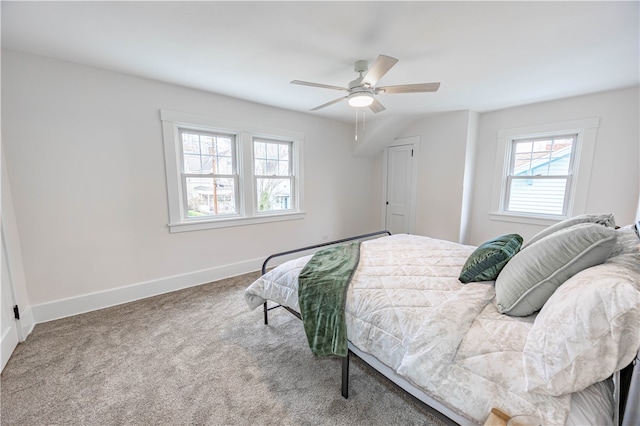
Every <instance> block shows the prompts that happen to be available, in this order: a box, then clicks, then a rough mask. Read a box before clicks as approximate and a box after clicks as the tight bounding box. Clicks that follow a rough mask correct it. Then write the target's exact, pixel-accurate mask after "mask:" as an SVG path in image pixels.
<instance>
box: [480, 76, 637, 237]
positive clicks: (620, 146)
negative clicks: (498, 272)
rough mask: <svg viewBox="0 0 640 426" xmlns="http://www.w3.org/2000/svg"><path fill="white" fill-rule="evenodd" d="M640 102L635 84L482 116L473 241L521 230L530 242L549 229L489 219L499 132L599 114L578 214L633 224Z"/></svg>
mask: <svg viewBox="0 0 640 426" xmlns="http://www.w3.org/2000/svg"><path fill="white" fill-rule="evenodd" d="M639 105H640V98H639V91H638V87H634V88H628V89H621V90H614V91H608V92H602V93H596V94H592V95H587V96H579V97H573V98H567V99H562V100H558V101H553V102H544V103H538V104H532V105H526V106H522V107H518V108H510V109H505V110H500V111H494V112H488V113H484V114H481V115H480V120H479V126H478V137H477V150H476V159H475V173H474V190H473V203H472V206H473V207H472V214H471V223H470V228H469V229H470V230H469V244H476V245H477V244H481V243H482V242H484V241H486V240H488V239H490V238H492V237H495V236H497V235H501V234H504V233H509V232H517V233H520V234H521V235H522V236H523V237H525V240H526V239H527V238H530V237H531V236H533V235H534V234H535V233H536V232H538V231H539V230H541V229H542V228H543V227H542V226H536V225H524V224H515V223H510V222H501V221H494V220H491V219H490V218H489V213H490V212H491V209H492V206H491V198H492V193H491V190H492V188H493V178H494V167H495V161H496V149H497V133H498V131H499V130H500V129H510V128H518V127H528V126H535V125H539V124H547V123H556V122H562V121H569V120H576V119H584V118H591V117H599V118H600V126H599V128H598V132H597V138H596V145H595V151H594V160H593V165H592V170H591V179H590V186H589V193H588V198H587V204H586V211H585V212H574V213H576V214H579V213H614V214H615V217H616V222H617V223H618V224H619V225H625V224H630V223H633V219H634V217H635V215H636V209H637V200H638V191H639V179H638V176H639V175H640V174H639V173H640V171H639V170H640V166H639V158H640V153H639V149H640V148H639V147H640V131H639V124H638V117H639V116H640V111H639Z"/></svg>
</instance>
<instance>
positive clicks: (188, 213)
mask: <svg viewBox="0 0 640 426" xmlns="http://www.w3.org/2000/svg"><path fill="white" fill-rule="evenodd" d="M179 133H180V142H181V145H182V149H181V151H182V182H181V184H182V206H183V209H184V212H183V214H184V217H187V218H197V217H203V216H213V217H223V216H229V215H237V214H238V198H239V197H238V180H239V179H238V172H237V166H236V163H237V161H236V157H237V156H236V137H235V135H233V134H223V133H210V132H204V131H198V130H191V129H179Z"/></svg>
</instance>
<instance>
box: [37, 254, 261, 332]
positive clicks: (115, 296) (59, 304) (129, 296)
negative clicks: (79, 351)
mask: <svg viewBox="0 0 640 426" xmlns="http://www.w3.org/2000/svg"><path fill="white" fill-rule="evenodd" d="M263 261H264V259H263V258H260V259H253V260H248V261H244V262H239V263H234V264H230V265H224V266H220V267H216V268H211V269H205V270H201V271H195V272H190V273H187V274H182V275H175V276H172V277H166V278H160V279H157V280H153V281H146V282H142V283H138V284H133V285H130V286H126V287H120V288H115V289H111V290H105V291H100V292H96V293H91V294H86V295H82V296H76V297H71V298H68V299H60V300H55V301H52V302H47V303H42V304H39V305H33V306H31V317H32V323H34V324H38V323H42V322H47V321H53V320H56V319H60V318H65V317H69V316H72V315H78V314H83V313H86V312H91V311H95V310H98V309H103V308H108V307H110V306H115V305H120V304H122V303H127V302H133V301H134V300H139V299H144V298H146V297H151V296H157V295H159V294H163V293H169V292H172V291H176V290H181V289H184V288H188V287H193V286H196V285H201V284H206V283H210V282H212V281H217V280H221V279H225V278H229V277H234V276H237V275H242V274H246V273H249V272H253V271H258V270H260V267H261V266H262V262H263ZM29 331H30V330H29ZM27 334H28V333H27ZM27 334H25V337H26V335H27Z"/></svg>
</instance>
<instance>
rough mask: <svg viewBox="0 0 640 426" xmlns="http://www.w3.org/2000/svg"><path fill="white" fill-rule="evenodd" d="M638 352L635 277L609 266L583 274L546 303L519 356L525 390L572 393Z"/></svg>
mask: <svg viewBox="0 0 640 426" xmlns="http://www.w3.org/2000/svg"><path fill="white" fill-rule="evenodd" d="M639 348H640V274H638V273H637V272H636V271H633V270H631V269H629V268H625V267H623V266H620V265H617V264H615V263H605V264H602V265H598V266H594V267H591V268H588V269H585V270H583V271H582V272H580V273H578V274H576V275H574V276H573V277H572V278H570V279H569V280H567V281H566V282H565V283H564V284H562V285H561V286H560V287H559V288H558V289H557V290H556V292H555V293H554V294H553V295H552V296H551V297H550V298H549V300H547V303H546V304H545V305H544V307H543V308H542V310H541V311H540V313H539V314H538V316H537V318H536V320H535V322H534V324H533V327H532V328H531V330H530V331H529V335H528V336H527V341H526V343H525V347H524V351H523V361H524V368H525V383H526V389H527V391H530V392H536V393H541V394H545V395H553V396H558V395H563V394H566V393H571V392H577V391H580V390H583V389H585V388H586V387H587V386H589V385H591V384H593V383H596V382H599V381H602V380H605V379H606V378H607V377H609V376H611V374H613V373H614V372H616V371H617V370H620V369H621V368H624V367H625V366H626V365H628V364H629V363H630V362H631V361H632V360H633V358H634V357H635V355H636V353H637V352H638V350H639Z"/></svg>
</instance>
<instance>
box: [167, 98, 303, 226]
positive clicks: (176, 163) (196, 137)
mask: <svg viewBox="0 0 640 426" xmlns="http://www.w3.org/2000/svg"><path fill="white" fill-rule="evenodd" d="M161 119H162V126H163V135H164V147H165V168H166V174H167V196H168V201H169V203H168V204H169V229H170V231H171V232H181V231H191V230H199V229H209V228H220V227H227V226H241V225H251V224H256V223H263V222H273V221H282V220H293V219H301V218H303V217H304V213H303V209H302V204H303V196H302V195H303V194H302V187H303V185H302V182H303V180H302V163H301V160H300V159H301V158H302V140H303V135H302V134H300V133H297V132H293V131H286V130H281V129H278V130H271V129H266V128H256V127H253V126H250V125H246V124H237V123H229V122H226V121H225V122H220V121H218V120H215V119H210V118H207V117H199V116H191V115H188V114H182V113H178V112H173V111H166V110H163V111H161Z"/></svg>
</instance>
